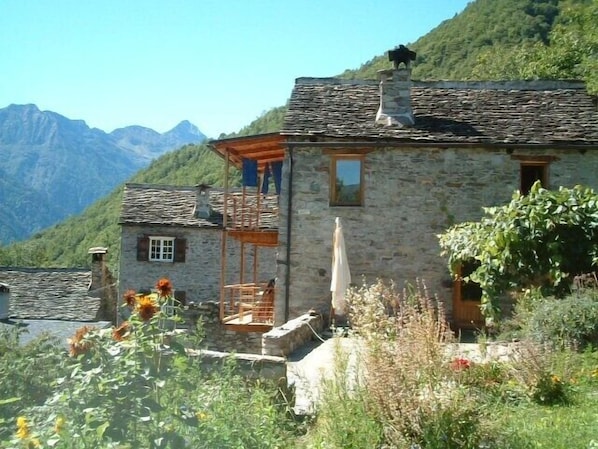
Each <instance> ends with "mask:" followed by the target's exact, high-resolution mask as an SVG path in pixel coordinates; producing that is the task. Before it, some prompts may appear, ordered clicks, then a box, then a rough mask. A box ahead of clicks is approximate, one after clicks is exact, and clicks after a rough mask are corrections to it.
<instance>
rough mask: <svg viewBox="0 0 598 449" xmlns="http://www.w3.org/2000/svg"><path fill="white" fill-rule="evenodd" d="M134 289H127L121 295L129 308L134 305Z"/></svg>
mask: <svg viewBox="0 0 598 449" xmlns="http://www.w3.org/2000/svg"><path fill="white" fill-rule="evenodd" d="M136 295H137V294H136V293H135V290H127V291H126V292H125V294H124V295H123V299H124V300H125V304H126V305H127V306H129V307H131V308H133V307H134V306H135V296H136Z"/></svg>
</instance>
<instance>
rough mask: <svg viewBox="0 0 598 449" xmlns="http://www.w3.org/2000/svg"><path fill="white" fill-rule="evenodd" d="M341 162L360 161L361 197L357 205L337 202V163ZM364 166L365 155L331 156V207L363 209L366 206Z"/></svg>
mask: <svg viewBox="0 0 598 449" xmlns="http://www.w3.org/2000/svg"><path fill="white" fill-rule="evenodd" d="M339 161H358V162H359V164H360V167H359V171H360V173H359V195H358V197H359V198H358V201H357V202H355V203H348V202H341V201H336V200H335V199H336V197H337V192H336V170H337V163H338V162H339ZM364 166H365V154H363V153H352V154H331V155H330V206H333V207H362V206H363V204H364V201H363V199H364V182H363V181H364Z"/></svg>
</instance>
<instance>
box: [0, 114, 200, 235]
mask: <svg viewBox="0 0 598 449" xmlns="http://www.w3.org/2000/svg"><path fill="white" fill-rule="evenodd" d="M203 140H205V136H204V135H203V134H202V133H201V132H200V131H199V130H198V129H197V128H196V127H195V126H193V125H192V124H191V123H189V122H186V121H185V122H181V123H180V124H179V125H177V126H176V127H175V128H173V129H172V130H170V131H168V132H166V133H164V134H159V133H157V132H156V131H153V130H151V129H148V128H142V127H139V126H131V127H127V128H122V129H120V130H115V131H113V132H112V133H110V134H107V133H105V132H104V131H102V130H99V129H96V128H89V127H88V126H87V124H86V123H85V122H84V121H83V120H70V119H68V118H66V117H64V116H62V115H60V114H57V113H55V112H50V111H40V110H39V109H38V108H37V106H35V105H33V104H28V105H10V106H8V107H6V108H3V109H0V156H1V158H2V161H3V162H2V167H1V169H0V186H1V187H2V189H1V190H0V199H1V204H2V206H3V207H2V209H1V210H0V242H10V241H15V240H20V239H24V238H27V237H29V236H30V235H32V234H33V233H34V232H37V231H39V230H41V229H43V228H46V227H48V226H51V225H53V224H55V223H58V222H60V221H62V220H64V219H65V218H66V217H68V216H69V215H74V214H78V213H80V212H81V211H82V210H83V209H85V207H87V206H89V205H90V204H92V203H93V202H94V201H96V200H97V199H99V198H101V197H103V196H105V195H107V194H108V193H109V192H110V191H112V190H113V189H114V188H115V187H116V186H118V185H119V184H121V183H122V182H123V181H124V180H126V179H128V178H129V177H130V176H132V175H133V174H134V173H136V172H137V171H139V170H140V169H141V168H143V167H146V166H147V165H148V164H149V163H150V162H151V161H152V160H153V159H155V158H157V157H159V156H160V155H162V154H164V153H166V152H167V151H170V150H173V149H176V148H180V147H181V146H182V145H185V144H189V143H198V142H202V141H203Z"/></svg>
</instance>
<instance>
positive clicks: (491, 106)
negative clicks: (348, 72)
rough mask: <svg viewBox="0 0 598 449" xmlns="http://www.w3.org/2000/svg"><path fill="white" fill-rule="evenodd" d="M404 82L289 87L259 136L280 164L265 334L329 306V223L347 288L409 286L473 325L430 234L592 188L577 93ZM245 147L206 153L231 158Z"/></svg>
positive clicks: (581, 97)
mask: <svg viewBox="0 0 598 449" xmlns="http://www.w3.org/2000/svg"><path fill="white" fill-rule="evenodd" d="M410 74H411V69H410V68H409V67H407V68H395V69H392V70H387V71H383V72H382V73H381V80H380V82H374V81H358V80H341V79H334V78H322V79H321V78H299V79H297V81H296V84H295V87H294V89H293V92H292V95H291V99H290V103H289V108H288V112H287V115H286V118H285V122H284V126H283V129H282V131H281V133H280V134H279V135H276V136H275V137H272V138H267V137H264V139H263V140H264V142H263V147H264V148H263V151H262V153H263V155H264V156H263V157H264V158H266V157H273V155H274V154H275V153H276V152H278V153H277V154H278V156H280V157H284V164H283V169H282V192H281V197H280V217H279V223H280V225H279V228H278V229H279V236H278V242H279V248H278V254H279V257H278V271H277V276H278V282H277V289H278V291H279V293H280V294H279V295H277V297H276V302H275V324H277V325H280V324H282V323H284V322H285V321H287V320H288V319H289V318H294V317H297V316H299V315H300V314H302V313H305V312H306V311H307V310H309V309H310V308H312V307H319V306H322V305H324V306H328V305H329V303H330V291H329V290H330V276H331V273H330V271H331V257H332V233H333V231H334V222H335V217H341V219H342V223H343V228H344V236H345V242H346V247H347V255H348V261H349V265H350V268H351V273H352V279H353V282H354V283H355V284H361V282H362V279H364V280H366V281H367V282H372V281H374V280H375V279H376V278H378V277H380V278H386V279H393V280H395V281H396V282H398V283H399V285H402V284H403V282H404V281H410V282H415V280H416V279H423V280H425V282H426V285H427V287H428V291H429V293H430V294H436V295H438V296H439V297H440V298H441V299H442V300H444V302H445V304H446V305H447V311H448V314H449V317H450V318H452V320H453V322H455V323H456V324H458V325H459V326H467V325H479V324H480V318H481V317H480V314H479V307H478V304H479V302H478V301H476V298H475V297H470V298H467V297H466V296H467V294H466V293H467V292H466V289H463V288H462V286H461V285H460V283H453V279H452V278H451V275H450V274H449V271H448V269H447V266H446V260H444V259H443V258H442V257H440V255H439V252H440V248H439V245H438V239H437V234H439V233H442V232H443V231H444V230H445V229H446V228H447V227H449V226H450V225H452V224H454V223H458V222H463V221H469V220H477V219H479V218H480V217H481V216H482V207H484V206H496V205H501V204H505V203H507V202H508V201H509V200H510V198H511V196H512V194H513V192H514V191H515V190H517V189H520V190H522V191H523V192H525V191H527V190H528V189H529V187H530V186H531V185H532V184H533V182H534V181H536V180H541V182H542V183H543V185H545V186H547V187H548V188H556V187H558V186H561V185H562V186H573V185H575V184H585V185H589V186H591V187H593V188H598V176H597V173H598V111H597V103H596V97H592V96H590V95H588V94H587V92H586V90H585V86H584V84H583V83H581V82H565V81H563V82H560V81H521V82H448V81H438V82H418V81H411V79H410ZM256 137H257V136H250V137H248V138H247V139H249V140H251V139H254V140H255V139H256ZM249 140H248V141H247V142H244V141H243V138H237V139H232V140H231V139H223V140H219V141H214V142H212V143H211V145H212V148H213V149H214V150H215V151H217V152H218V153H220V154H222V155H223V156H225V157H226V155H242V154H244V152H247V153H249V151H250V145H249V143H248V142H249ZM251 153H252V154H253V157H255V158H256V159H259V158H260V155H259V152H258V151H257V150H256V149H255V148H251ZM231 161H233V162H234V160H233V159H232V158H231ZM474 296H475V295H474Z"/></svg>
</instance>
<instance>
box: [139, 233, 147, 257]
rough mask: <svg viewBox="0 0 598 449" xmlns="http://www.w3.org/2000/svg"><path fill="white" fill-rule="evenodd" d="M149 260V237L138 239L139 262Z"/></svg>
mask: <svg viewBox="0 0 598 449" xmlns="http://www.w3.org/2000/svg"><path fill="white" fill-rule="evenodd" d="M148 259H149V237H138V238H137V260H139V261H147V260H148Z"/></svg>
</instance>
